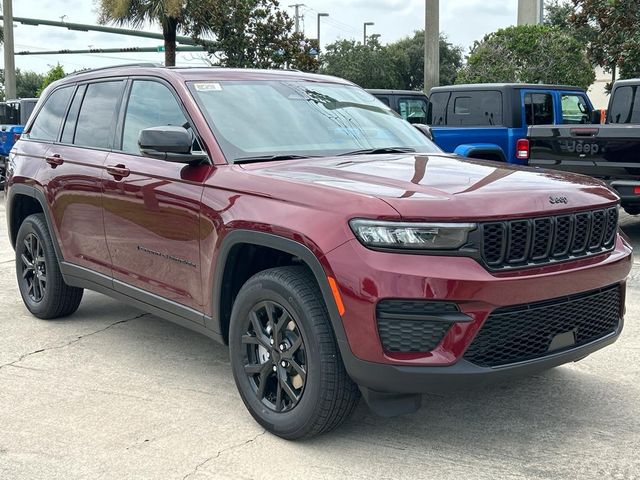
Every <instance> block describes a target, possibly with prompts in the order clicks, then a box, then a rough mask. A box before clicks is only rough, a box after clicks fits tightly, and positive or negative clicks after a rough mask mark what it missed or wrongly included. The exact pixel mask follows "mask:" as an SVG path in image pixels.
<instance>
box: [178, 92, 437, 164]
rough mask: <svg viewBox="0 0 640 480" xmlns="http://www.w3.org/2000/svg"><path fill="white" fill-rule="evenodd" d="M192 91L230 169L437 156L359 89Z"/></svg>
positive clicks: (423, 139)
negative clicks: (345, 158)
mask: <svg viewBox="0 0 640 480" xmlns="http://www.w3.org/2000/svg"><path fill="white" fill-rule="evenodd" d="M189 87H190V89H191V92H192V93H193V95H194V96H195V98H196V100H197V102H198V104H199V105H200V108H201V109H202V111H203V113H204V114H205V116H206V117H207V120H208V122H209V126H210V127H211V129H212V130H213V132H214V134H215V135H216V139H217V140H218V142H219V143H220V146H221V148H222V150H223V152H224V154H225V156H226V158H227V160H228V161H229V162H234V161H241V160H244V159H255V160H260V159H264V160H269V159H271V158H270V157H282V156H291V157H292V158H299V157H301V156H302V157H315V156H318V157H323V156H332V155H340V154H347V153H350V152H361V153H362V152H364V151H365V150H372V151H374V150H375V151H377V152H374V153H385V151H388V150H396V149H397V150H401V151H410V152H413V151H415V152H420V153H432V152H439V151H440V150H439V149H438V147H436V146H435V145H434V144H433V143H432V142H430V141H429V140H428V139H427V138H426V137H425V136H424V134H422V133H421V132H419V131H418V130H417V129H415V128H414V127H412V126H411V125H410V124H409V123H408V122H406V121H405V120H403V119H402V118H400V117H399V116H398V115H397V114H396V113H395V112H393V111H392V110H391V109H390V108H389V107H387V106H386V105H384V104H383V103H382V102H380V101H378V100H377V99H376V98H374V97H373V96H371V95H370V94H369V93H367V92H365V91H364V90H362V89H360V88H358V87H355V86H351V85H340V84H333V83H318V82H305V81H222V82H192V83H190V84H189ZM256 157H261V158H256Z"/></svg>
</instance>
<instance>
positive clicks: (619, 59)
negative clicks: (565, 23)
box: [569, 0, 640, 80]
mask: <svg viewBox="0 0 640 480" xmlns="http://www.w3.org/2000/svg"><path fill="white" fill-rule="evenodd" d="M571 6H572V9H573V12H572V14H571V16H570V17H569V23H570V24H571V25H572V26H573V27H574V28H577V29H591V30H592V31H593V32H594V34H593V36H592V37H590V38H589V45H588V53H589V57H590V59H591V60H592V62H593V63H594V64H596V65H599V66H601V67H603V68H604V69H605V70H606V71H608V72H611V76H612V80H615V79H616V72H618V71H619V72H620V77H621V78H631V77H638V76H640V2H638V0H571Z"/></svg>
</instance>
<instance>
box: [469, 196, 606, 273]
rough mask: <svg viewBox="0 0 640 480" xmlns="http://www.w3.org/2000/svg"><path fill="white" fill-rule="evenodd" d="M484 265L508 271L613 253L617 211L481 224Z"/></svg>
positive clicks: (594, 211)
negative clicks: (608, 252) (610, 251)
mask: <svg viewBox="0 0 640 480" xmlns="http://www.w3.org/2000/svg"><path fill="white" fill-rule="evenodd" d="M480 228H481V234H482V235H481V236H482V247H481V254H482V261H483V262H484V263H485V265H486V266H487V267H489V268H490V269H491V270H506V269H512V268H522V267H529V266H536V265H544V264H547V263H553V262H557V261H566V260H572V259H575V258H582V257H587V256H591V255H596V254H598V253H602V252H606V251H608V250H611V249H612V248H613V246H614V243H615V237H616V231H617V228H618V207H610V208H607V209H601V210H593V211H588V212H578V213H571V214H566V215H556V216H552V217H542V218H528V219H519V220H510V221H504V222H485V223H481V224H480Z"/></svg>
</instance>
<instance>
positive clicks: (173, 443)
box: [0, 202, 640, 480]
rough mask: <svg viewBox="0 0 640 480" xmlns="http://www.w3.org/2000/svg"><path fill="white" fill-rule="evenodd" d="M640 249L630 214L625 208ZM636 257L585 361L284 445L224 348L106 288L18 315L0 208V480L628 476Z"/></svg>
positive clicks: (632, 471)
mask: <svg viewBox="0 0 640 480" xmlns="http://www.w3.org/2000/svg"><path fill="white" fill-rule="evenodd" d="M622 223H623V225H624V229H625V231H626V232H627V233H628V234H629V235H630V237H631V238H632V241H633V242H634V243H635V245H636V246H637V247H640V218H632V217H625V218H624V219H623V221H622ZM639 273H640V263H639V264H637V265H636V266H634V272H633V275H632V277H631V279H630V281H629V289H628V292H627V316H626V326H625V330H624V332H623V334H622V337H621V338H620V340H619V341H618V342H617V343H615V344H614V345H613V346H611V347H608V348H606V349H604V350H602V351H600V352H597V353H595V354H593V355H591V356H590V357H588V358H587V359H585V360H583V361H581V362H579V363H576V364H571V365H566V366H563V367H559V368H556V369H554V370H551V371H548V372H546V373H544V374H541V375H538V376H535V377H529V378H526V379H519V380H517V381H514V382H512V383H509V384H505V385H501V386H497V387H493V388H487V389H483V390H476V391H473V392H467V393H457V394H451V395H442V396H434V395H429V396H425V398H424V399H423V408H422V410H420V411H419V412H417V413H415V414H412V415H407V416H404V417H400V418H392V419H383V418H379V417H376V416H375V415H373V414H372V413H371V412H369V410H368V408H367V407H366V405H365V404H364V403H361V404H360V406H359V407H358V409H357V411H356V413H355V415H354V416H353V417H352V418H351V419H350V420H349V421H348V422H347V423H346V424H345V425H344V426H342V427H341V428H340V429H338V430H336V431H335V432H332V433H329V434H326V435H324V436H321V437H318V438H315V439H312V440H309V441H305V442H288V441H285V440H282V439H279V438H277V437H275V436H273V435H270V434H268V433H265V432H264V430H263V429H262V428H260V426H259V425H258V424H256V423H255V422H254V421H253V419H252V418H251V416H250V415H249V414H248V413H247V411H246V410H245V408H244V405H243V404H242V402H241V400H240V397H239V396H238V393H237V392H236V388H235V385H234V383H233V378H232V375H231V370H230V366H229V361H228V356H227V351H226V349H225V347H223V346H221V345H218V344H216V343H214V342H213V341H210V340H208V339H207V338H205V337H203V336H200V335H197V334H195V333H192V332H190V331H188V330H185V329H183V328H180V327H178V326H175V325H173V324H171V323H168V322H165V321H163V320H160V319H158V318H156V317H154V316H152V315H148V314H144V313H143V312H140V311H138V310H135V309H133V308H130V307H128V306H125V305H122V304H121V303H118V302H116V301H115V300H111V299H109V298H107V297H105V296H102V295H99V294H96V293H92V292H86V293H85V297H84V300H83V302H82V304H81V306H80V309H79V310H78V312H77V313H76V314H75V315H73V316H72V317H70V318H68V319H65V320H58V321H42V320H38V319H36V318H34V317H32V316H31V315H30V314H29V313H28V312H27V310H26V309H25V308H24V307H23V305H22V302H21V300H20V296H19V294H18V290H17V286H16V282H15V271H14V261H13V251H12V250H11V248H10V246H9V243H8V241H7V239H6V223H5V219H4V204H3V203H1V202H0V479H3V480H8V479H21V480H22V479H57V478H60V479H76V478H77V479H81V478H82V479H84V478H91V479H102V478H108V479H111V478H114V479H123V478H126V479H147V478H149V479H174V478H176V479H194V480H195V479H203V478H216V479H218V478H220V479H227V478H228V479H232V478H233V479H263V478H264V479H272V478H278V479H289V478H291V479H294V478H295V479H299V478H304V479H316V478H319V479H324V478H326V479H338V478H355V479H366V480H372V479H376V480H377V479H400V478H408V479H418V478H429V479H456V480H458V479H466V478H472V479H501V478H523V479H555V478H562V479H565V478H566V479H574V478H575V479H583V478H585V479H587V478H589V479H591V478H593V479H601V478H614V479H632V478H640V366H639V365H640V364H639V361H638V360H639V355H640V301H639V298H640V297H639V293H640V278H639V277H640V275H639Z"/></svg>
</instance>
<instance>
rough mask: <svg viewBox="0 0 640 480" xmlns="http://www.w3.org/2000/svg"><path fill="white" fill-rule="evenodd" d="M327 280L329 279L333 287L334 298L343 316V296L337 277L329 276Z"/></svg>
mask: <svg viewBox="0 0 640 480" xmlns="http://www.w3.org/2000/svg"><path fill="white" fill-rule="evenodd" d="M327 280H329V286H330V287H331V293H333V299H334V300H335V301H336V306H337V307H338V313H339V314H340V316H342V315H344V303H342V297H341V296H340V291H339V290H338V284H337V283H336V279H335V278H333V277H327Z"/></svg>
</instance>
